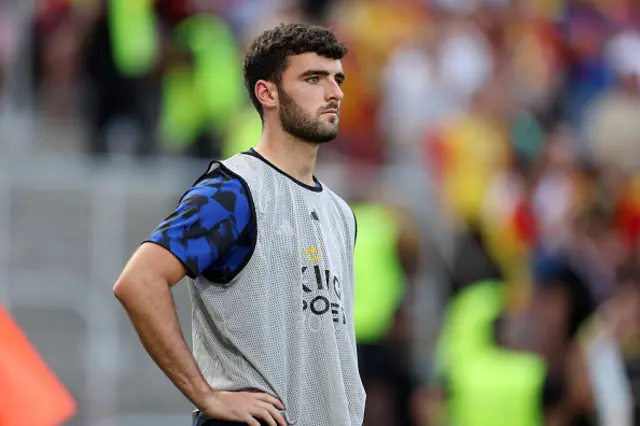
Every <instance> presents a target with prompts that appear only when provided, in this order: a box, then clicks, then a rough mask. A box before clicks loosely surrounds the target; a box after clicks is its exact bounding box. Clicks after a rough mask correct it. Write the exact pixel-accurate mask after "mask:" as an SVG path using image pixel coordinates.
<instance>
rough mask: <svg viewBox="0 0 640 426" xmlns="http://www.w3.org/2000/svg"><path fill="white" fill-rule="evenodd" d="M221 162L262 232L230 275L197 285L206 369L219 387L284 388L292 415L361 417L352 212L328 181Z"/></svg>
mask: <svg viewBox="0 0 640 426" xmlns="http://www.w3.org/2000/svg"><path fill="white" fill-rule="evenodd" d="M222 165H223V167H226V168H227V169H229V170H230V171H231V172H233V173H235V174H236V175H238V176H239V177H241V178H242V179H243V180H244V181H245V182H246V184H247V187H248V189H249V192H250V194H251V197H252V202H253V206H254V211H255V220H256V225H257V226H256V228H257V239H256V240H257V241H256V245H255V250H254V252H253V255H252V257H251V259H250V261H249V262H248V263H247V265H246V266H245V267H244V269H243V270H242V271H241V272H240V273H239V274H238V275H237V276H236V277H235V278H234V279H233V280H231V281H230V282H229V283H228V284H222V283H214V282H210V281H208V280H206V279H205V278H203V277H198V278H197V279H196V280H193V281H192V282H191V285H190V286H189V287H190V290H191V297H192V301H193V307H194V309H193V350H194V355H195V358H196V360H197V362H198V365H199V367H200V369H201V371H202V372H203V374H204V376H205V378H206V379H207V381H208V382H209V384H210V385H211V386H212V387H213V388H214V389H217V390H242V389H257V390H260V391H262V392H267V393H269V394H271V395H274V396H276V397H277V398H279V399H280V400H281V401H282V402H283V404H284V406H285V415H286V418H287V420H288V421H289V423H290V424H295V425H298V426H327V425H331V426H355V425H358V426H360V425H361V424H362V421H363V416H364V404H365V393H364V388H363V386H362V382H361V380H360V375H359V372H358V362H357V352H356V339H355V332H354V327H353V297H354V295H353V292H354V290H353V289H354V270H353V249H354V242H355V232H356V229H355V219H354V217H353V213H352V212H351V210H350V208H349V206H348V205H347V204H346V203H345V202H344V201H343V200H342V199H341V198H340V197H338V196H337V195H336V194H335V193H333V192H332V191H330V190H329V189H327V188H324V189H323V190H322V191H320V192H316V191H313V190H310V189H309V188H305V187H304V186H302V185H301V184H299V183H296V182H295V181H294V180H292V179H291V178H289V177H287V176H286V175H284V174H283V173H282V172H280V171H279V170H277V169H276V168H274V167H273V166H271V165H270V164H268V163H266V162H265V161H263V160H261V159H259V158H256V157H253V156H251V155H246V154H238V155H235V156H233V157H231V158H229V159H228V160H225V161H223V162H222Z"/></svg>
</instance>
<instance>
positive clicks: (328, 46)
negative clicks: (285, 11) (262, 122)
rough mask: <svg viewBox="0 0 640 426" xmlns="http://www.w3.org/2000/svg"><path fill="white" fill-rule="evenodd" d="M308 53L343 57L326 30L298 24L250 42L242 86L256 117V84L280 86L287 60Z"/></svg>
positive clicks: (342, 47)
mask: <svg viewBox="0 0 640 426" xmlns="http://www.w3.org/2000/svg"><path fill="white" fill-rule="evenodd" d="M308 52H312V53H316V54H318V55H320V56H324V57H326V58H331V59H342V58H343V57H344V56H345V55H346V54H347V47H346V46H345V45H343V44H341V43H338V40H337V39H336V36H335V35H334V34H333V33H332V32H331V31H330V30H328V29H326V28H324V27H320V26H317V25H312V24H301V23H295V24H280V25H278V26H277V27H275V28H273V29H270V30H267V31H265V32H264V33H262V35H260V36H259V37H258V38H256V39H255V40H254V41H253V43H252V44H251V46H250V47H249V50H248V52H247V54H246V56H245V59H244V84H245V86H246V87H247V91H248V92H249V97H250V98H251V102H253V105H254V106H255V108H256V110H257V111H258V113H259V114H260V117H262V113H263V111H262V105H261V104H260V102H259V101H258V98H257V97H256V95H255V92H254V88H255V85H256V83H257V82H258V80H267V81H272V82H274V83H276V84H280V82H281V78H282V73H283V72H284V70H285V69H286V66H287V57H288V56H293V55H301V54H303V53H308Z"/></svg>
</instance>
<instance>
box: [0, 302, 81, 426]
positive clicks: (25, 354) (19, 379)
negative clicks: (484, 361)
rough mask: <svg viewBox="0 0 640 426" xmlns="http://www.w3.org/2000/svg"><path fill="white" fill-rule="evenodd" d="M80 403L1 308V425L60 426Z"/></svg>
mask: <svg viewBox="0 0 640 426" xmlns="http://www.w3.org/2000/svg"><path fill="white" fill-rule="evenodd" d="M75 413H76V403H75V401H74V400H73V398H72V397H71V395H69V393H68V392H67V390H66V389H65V387H64V386H63V385H62V383H61V382H60V381H59V380H58V379H57V378H56V377H55V375H54V374H53V373H52V372H51V370H50V369H49V368H48V367H47V365H46V364H45V363H44V361H43V360H42V358H40V356H39V355H38V353H37V352H36V350H35V349H34V347H33V346H32V345H31V344H30V343H29V341H28V339H27V337H26V336H25V334H24V333H23V332H22V331H21V330H20V328H19V327H18V325H17V324H16V323H15V322H14V321H13V319H12V318H11V316H9V313H8V312H7V311H6V310H5V309H4V308H3V307H2V306H0V426H23V425H29V426H59V425H61V424H63V423H64V422H65V421H67V420H68V419H69V418H71V417H72V416H73V415H74V414H75Z"/></svg>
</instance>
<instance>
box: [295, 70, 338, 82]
mask: <svg viewBox="0 0 640 426" xmlns="http://www.w3.org/2000/svg"><path fill="white" fill-rule="evenodd" d="M329 74H330V72H329V71H327V70H319V69H318V70H307V71H305V72H303V73H302V77H310V76H313V75H321V76H325V77H326V76H328V75H329ZM336 78H339V79H340V80H343V81H344V79H345V75H344V73H342V72H338V73H336Z"/></svg>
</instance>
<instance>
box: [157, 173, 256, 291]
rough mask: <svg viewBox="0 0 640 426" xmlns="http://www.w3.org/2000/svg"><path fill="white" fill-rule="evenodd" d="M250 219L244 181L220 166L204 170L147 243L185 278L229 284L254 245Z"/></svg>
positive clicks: (248, 201)
mask: <svg viewBox="0 0 640 426" xmlns="http://www.w3.org/2000/svg"><path fill="white" fill-rule="evenodd" d="M254 229H255V219H254V217H253V209H252V206H251V201H250V197H249V195H248V191H247V189H246V188H245V185H244V183H243V181H242V180H241V179H240V178H239V177H237V176H235V175H233V174H232V173H231V172H229V171H227V170H225V169H224V168H222V167H219V166H218V167H215V164H214V166H213V167H211V168H210V169H209V171H208V172H207V173H205V174H204V175H203V176H202V177H200V179H199V180H198V181H197V182H196V183H195V184H194V186H193V187H192V188H190V189H189V190H188V191H187V192H186V193H185V195H184V196H183V197H182V198H181V200H180V203H179V204H178V207H177V208H176V209H175V211H174V212H173V213H171V214H170V215H169V216H168V217H167V218H166V219H165V220H164V221H163V222H162V223H160V225H159V226H158V227H157V228H156V230H155V231H154V232H153V233H152V234H151V236H150V237H149V239H148V240H147V241H149V242H153V243H156V244H159V245H161V246H162V247H164V248H166V249H167V250H169V251H170V252H171V253H173V255H174V256H176V257H177V258H178V259H179V260H180V261H181V262H182V263H183V264H184V266H185V267H186V269H187V271H188V273H187V274H188V275H189V277H191V278H196V277H197V276H199V275H203V276H205V277H206V278H207V279H209V280H210V281H213V282H222V283H226V282H229V281H230V280H231V279H233V277H234V276H235V275H236V274H237V273H238V272H239V271H240V270H241V269H242V268H243V267H244V265H246V263H247V262H248V261H249V258H250V257H251V252H252V249H253V247H254V244H255V232H254Z"/></svg>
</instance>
